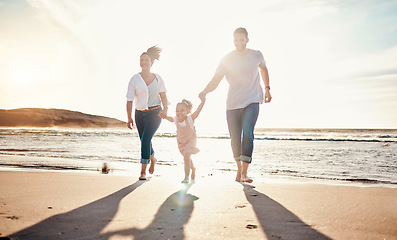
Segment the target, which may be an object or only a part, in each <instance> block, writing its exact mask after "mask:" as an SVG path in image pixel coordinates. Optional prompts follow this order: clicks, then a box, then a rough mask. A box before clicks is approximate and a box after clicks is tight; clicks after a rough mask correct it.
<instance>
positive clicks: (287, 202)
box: [0, 170, 397, 239]
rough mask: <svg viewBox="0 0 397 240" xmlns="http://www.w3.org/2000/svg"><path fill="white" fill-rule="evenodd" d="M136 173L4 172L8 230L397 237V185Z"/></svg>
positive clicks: (1, 228) (21, 234)
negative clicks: (187, 179)
mask: <svg viewBox="0 0 397 240" xmlns="http://www.w3.org/2000/svg"><path fill="white" fill-rule="evenodd" d="M181 171H182V170H181ZM137 178H138V176H120V175H115V174H99V173H91V174H89V173H65V172H45V171H42V172H21V171H0V237H3V238H6V237H9V238H10V239H397V189H396V188H380V187H353V186H337V185H326V184H313V183H304V184H302V183H294V182H288V183H286V182H280V183H278V182H265V183H255V182H254V184H250V185H244V184H241V183H237V182H234V181H233V178H232V177H231V175H230V174H229V175H222V174H218V175H217V174H214V175H213V176H205V177H199V178H198V179H197V181H196V183H194V184H189V185H183V184H181V183H180V180H181V179H177V178H176V177H172V176H170V175H155V176H153V177H151V178H150V179H149V180H148V181H137Z"/></svg>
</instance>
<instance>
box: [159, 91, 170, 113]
mask: <svg viewBox="0 0 397 240" xmlns="http://www.w3.org/2000/svg"><path fill="white" fill-rule="evenodd" d="M159 94H160V99H161V103H162V104H163V110H161V111H160V113H159V117H161V118H166V117H167V112H168V98H167V94H166V93H165V92H161V93H159Z"/></svg>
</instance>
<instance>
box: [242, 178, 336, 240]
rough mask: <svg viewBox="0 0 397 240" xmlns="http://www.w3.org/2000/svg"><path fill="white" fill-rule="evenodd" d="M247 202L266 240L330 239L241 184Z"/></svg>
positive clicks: (269, 199) (274, 202)
mask: <svg viewBox="0 0 397 240" xmlns="http://www.w3.org/2000/svg"><path fill="white" fill-rule="evenodd" d="M242 185H243V186H244V193H245V196H246V198H247V200H248V201H249V202H250V204H251V205H252V206H253V208H254V211H255V214H256V216H257V218H258V220H259V222H260V224H261V225H262V229H263V231H264V233H265V234H266V236H267V238H268V239H278V240H279V239H295V240H299V239H302V240H303V239H304V240H310V239H315V240H318V239H331V238H329V237H327V236H325V235H323V234H322V233H320V232H318V231H317V230H315V229H313V228H311V227H310V226H309V225H307V224H306V223H304V222H303V221H302V220H301V219H299V217H297V216H296V215H295V214H293V213H292V212H290V211H289V210H288V209H286V208H285V207H283V206H282V205H281V204H279V203H278V202H276V201H274V200H273V199H271V198H269V197H268V196H266V195H265V194H263V193H261V192H258V191H256V190H255V189H254V188H253V187H252V186H250V185H246V184H242Z"/></svg>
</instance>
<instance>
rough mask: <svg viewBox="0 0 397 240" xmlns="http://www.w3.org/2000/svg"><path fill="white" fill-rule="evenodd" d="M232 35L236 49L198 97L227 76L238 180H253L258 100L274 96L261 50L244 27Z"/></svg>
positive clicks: (228, 120)
mask: <svg viewBox="0 0 397 240" xmlns="http://www.w3.org/2000/svg"><path fill="white" fill-rule="evenodd" d="M233 37H234V46H235V47H236V49H235V50H234V51H232V52H230V53H229V54H227V55H226V56H225V57H223V58H222V60H221V61H220V63H219V66H218V68H217V70H216V72H215V75H214V77H213V78H212V80H211V81H210V82H209V83H208V85H207V86H206V87H205V89H204V90H203V91H202V92H201V93H200V94H199V97H200V98H204V97H205V95H207V94H208V93H210V92H212V91H214V90H215V89H216V88H217V87H218V85H219V83H220V81H221V80H222V79H223V77H226V80H227V81H228V82H229V91H228V96H227V102H226V110H227V111H226V116H227V124H228V128H229V133H230V139H231V145H232V151H233V157H234V159H235V160H236V163H237V176H236V181H237V182H249V183H251V182H252V181H253V180H252V179H250V178H249V177H248V166H249V164H250V163H251V161H252V152H253V148H254V144H253V143H254V128H255V124H256V121H257V119H258V115H259V104H260V103H263V102H265V103H268V102H270V101H271V99H272V97H271V95H270V85H269V74H268V70H267V67H266V63H265V60H264V58H263V55H262V53H261V52H260V51H258V50H252V49H249V48H247V43H248V41H249V39H248V32H247V30H246V29H245V28H237V29H236V30H235V31H234V33H233ZM258 68H259V69H258ZM258 70H260V71H258ZM259 72H260V75H261V76H262V80H263V83H264V85H265V93H263V89H262V86H261V84H260V75H259Z"/></svg>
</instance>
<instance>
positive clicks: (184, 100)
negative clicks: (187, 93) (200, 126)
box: [178, 99, 193, 112]
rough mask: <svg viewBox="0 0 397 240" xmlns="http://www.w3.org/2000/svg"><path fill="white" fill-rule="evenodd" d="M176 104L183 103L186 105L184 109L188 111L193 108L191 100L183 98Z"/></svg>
mask: <svg viewBox="0 0 397 240" xmlns="http://www.w3.org/2000/svg"><path fill="white" fill-rule="evenodd" d="M178 105H183V106H185V107H186V110H187V111H188V112H190V111H191V110H192V108H193V104H192V102H191V101H189V100H186V99H183V100H182V102H180V103H178Z"/></svg>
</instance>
